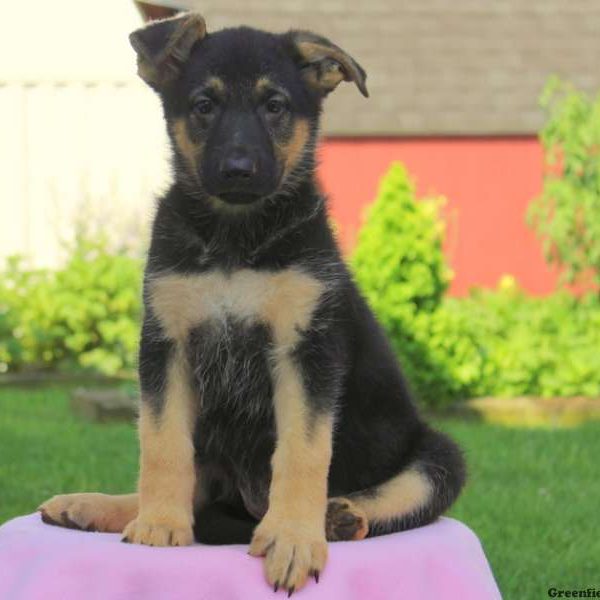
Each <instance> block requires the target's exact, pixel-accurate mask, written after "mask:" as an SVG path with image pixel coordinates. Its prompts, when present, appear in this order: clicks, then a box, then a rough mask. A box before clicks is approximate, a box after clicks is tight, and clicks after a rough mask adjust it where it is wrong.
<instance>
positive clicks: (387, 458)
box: [40, 13, 465, 593]
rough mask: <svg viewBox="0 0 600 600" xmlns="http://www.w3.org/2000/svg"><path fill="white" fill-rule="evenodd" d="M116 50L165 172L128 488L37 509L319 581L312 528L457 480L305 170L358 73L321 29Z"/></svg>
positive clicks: (196, 27) (409, 508)
mask: <svg viewBox="0 0 600 600" xmlns="http://www.w3.org/2000/svg"><path fill="white" fill-rule="evenodd" d="M131 43H132V45H133V47H134V49H135V50H136V52H137V55H138V65H139V74H140V76H141V77H142V79H144V81H146V83H148V84H149V85H150V87H152V88H153V89H154V90H155V91H156V92H157V93H158V95H159V96H160V99H161V101H162V105H163V109H164V115H165V119H166V123H167V128H168V131H169V136H170V139H171V142H172V148H173V168H174V183H173V185H172V187H171V188H170V190H169V191H168V192H167V193H166V194H165V195H164V196H163V197H162V198H161V199H160V202H159V205H158V209H157V214H156V218H155V220H154V226H153V232H152V241H151V245H150V249H149V254H148V261H147V266H146V272H145V283H144V306H145V316H144V322H143V327H142V334H141V345H140V357H139V376H140V385H141V395H142V401H141V408H140V418H139V436H140V445H141V458H140V463H141V465H140V476H139V486H138V493H137V494H131V495H125V496H107V495H104V494H73V495H68V496H56V497H54V498H52V499H51V500H49V501H48V502H46V503H45V504H43V505H42V506H41V507H40V509H41V511H42V518H43V519H44V520H45V521H47V522H51V523H53V524H59V525H63V526H67V527H76V528H80V529H95V530H99V531H109V532H123V540H124V541H128V542H133V543H137V544H149V545H156V546H183V545H186V544H191V543H192V542H193V541H194V538H195V539H197V540H199V541H202V542H206V543H215V544H225V543H247V542H250V554H252V555H254V556H264V557H265V562H264V564H265V572H266V577H267V579H268V581H269V582H270V584H271V585H273V586H274V588H275V590H277V589H278V588H282V589H285V590H287V591H288V593H291V592H293V591H294V590H297V589H298V588H300V587H302V586H303V585H304V583H305V582H306V580H307V577H308V576H309V575H312V576H314V577H315V578H318V575H319V573H320V572H321V570H322V569H323V567H324V566H325V562H326V558H327V543H326V541H327V540H329V541H335V540H359V539H362V538H364V537H365V536H367V535H380V534H383V533H390V532H394V531H401V530H403V529H408V528H411V527H418V526H420V525H424V524H426V523H430V522H431V521H433V520H435V519H436V518H437V517H438V516H439V515H440V514H441V513H442V512H443V511H445V510H446V509H447V508H448V507H449V506H450V504H451V503H452V502H453V501H454V500H455V499H456V497H457V496H458V494H459V491H460V489H461V487H462V485H463V483H464V479H465V469H464V464H463V459H462V455H461V453H460V451H459V450H458V448H457V447H456V446H455V445H454V444H453V443H452V442H451V441H450V440H449V439H448V438H446V437H445V436H443V435H442V434H440V433H438V432H436V431H434V430H432V429H431V428H430V427H428V426H427V425H426V424H425V423H424V422H423V421H422V420H421V418H420V417H419V415H418V413H417V411H416V409H415V406H414V404H413V402H412V401H411V397H410V393H409V391H408V389H407V385H406V383H405V381H404V379H403V377H402V375H401V372H400V369H399V366H398V364H397V362H396V357H395V356H394V354H393V352H392V350H391V349H390V346H389V344H388V342H387V340H386V338H385V336H384V334H383V333H382V330H381V328H380V326H379V325H378V323H377V321H376V320H375V317H374V316H373V314H372V313H371V311H370V310H369V308H368V306H367V304H366V302H365V300H364V299H363V298H362V296H361V295H360V293H359V292H358V290H357V288H356V286H355V284H354V283H353V281H352V278H351V276H350V274H349V272H348V270H347V267H346V266H345V265H344V262H343V261H342V258H341V257H340V252H339V250H338V248H337V245H336V242H335V240H334V236H333V235H332V232H331V229H330V227H329V224H328V221H327V211H326V206H325V201H324V198H323V196H322V194H321V192H320V191H319V187H318V185H317V183H316V180H315V173H314V171H315V145H316V142H317V132H318V123H319V116H320V113H321V106H322V102H323V99H324V98H325V96H326V95H327V94H328V93H329V92H331V91H332V90H333V89H335V87H336V86H337V85H338V84H339V83H341V82H342V81H349V82H354V83H355V84H356V86H357V87H358V89H359V90H360V92H361V93H362V94H363V95H364V96H367V88H366V85H365V79H366V74H365V72H364V70H363V69H362V68H361V67H360V65H359V64H358V63H357V62H356V61H355V60H354V59H353V58H352V57H350V56H349V55H348V54H347V53H346V52H344V51H343V50H342V49H340V48H339V47H338V46H336V45H335V44H332V43H331V42H330V41H329V40H327V39H325V38H323V37H320V36H318V35H315V34H312V33H308V32H305V31H290V32H288V33H285V34H282V35H275V34H271V33H266V32H263V31H257V30H254V29H249V28H246V27H240V28H236V29H226V30H223V31H219V32H216V33H211V34H207V33H206V27H205V23H204V20H203V19H202V17H201V16H199V15H198V14H194V13H186V14H183V15H179V16H176V17H173V18H171V19H166V20H163V21H157V22H153V23H151V24H149V25H148V26H146V27H144V28H143V29H140V30H138V31H135V32H134V33H133V34H132V35H131ZM348 176H351V174H349V175H348ZM390 243H393V240H390Z"/></svg>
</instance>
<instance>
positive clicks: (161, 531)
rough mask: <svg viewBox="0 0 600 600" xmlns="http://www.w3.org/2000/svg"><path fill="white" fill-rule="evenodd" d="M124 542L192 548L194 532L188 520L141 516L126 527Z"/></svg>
mask: <svg viewBox="0 0 600 600" xmlns="http://www.w3.org/2000/svg"><path fill="white" fill-rule="evenodd" d="M122 541H124V542H129V543H133V544H145V545H146V546H190V545H191V544H193V543H194V532H193V531H192V524H191V523H189V522H186V519H176V518H169V517H165V516H161V517H160V518H158V517H152V516H151V515H140V516H138V518H137V519H134V520H133V521H131V523H129V525H127V527H125V530H124V531H123V539H122Z"/></svg>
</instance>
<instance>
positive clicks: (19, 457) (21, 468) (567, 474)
mask: <svg viewBox="0 0 600 600" xmlns="http://www.w3.org/2000/svg"><path fill="white" fill-rule="evenodd" d="M438 425H439V427H440V428H442V429H444V430H445V431H447V432H448V433H450V434H451V435H452V436H453V437H454V438H455V439H456V440H457V441H459V442H460V444H461V445H462V446H463V447H464V449H465V452H466V455H467V460H468V463H469V470H470V481H469V484H468V487H467V488H466V490H465V492H464V494H463V495H462V497H461V498H460V500H459V501H458V503H457V504H456V506H455V507H454V508H453V510H452V513H451V514H452V516H454V517H456V518H458V519H460V520H462V521H464V522H465V523H466V524H468V525H469V526H470V527H471V528H472V529H473V530H474V531H475V532H476V533H477V534H478V535H479V537H480V539H481V541H482V543H483V546H484V548H485V551H486V553H487V556H488V558H489V560H490V563H491V565H492V568H493V570H494V573H495V575H496V578H497V580H498V583H499V585H500V589H501V590H502V592H503V594H504V597H505V598H509V599H510V598H516V599H525V600H529V599H535V598H547V597H548V596H547V589H548V588H549V587H551V586H555V587H558V588H568V589H572V588H587V587H589V586H594V585H597V577H598V573H599V572H600V536H598V534H597V528H598V521H599V519H598V504H599V500H600V477H599V470H598V467H597V465H598V457H600V424H598V423H596V424H588V425H585V426H583V427H580V428H577V429H571V430H560V431H547V430H534V431H532V430H517V429H506V428H502V427H495V426H491V425H485V424H482V423H476V422H463V421H457V420H443V421H440V422H438ZM136 469H137V441H136V436H135V431H134V428H133V427H132V426H130V425H116V424H111V425H89V424H86V423H82V422H80V421H78V420H76V419H75V418H74V417H72V416H71V415H70V413H69V411H68V395H67V393H66V392H65V390H64V388H32V389H25V390H24V389H8V388H0V521H4V520H5V519H9V518H11V517H13V516H16V515H19V514H24V513H28V512H31V511H33V510H34V509H35V507H36V506H37V505H38V504H39V503H40V502H41V501H42V500H44V499H46V498H47V497H48V496H51V495H53V494H56V493H61V492H71V491H81V490H90V491H92V490H101V491H106V492H113V493H117V492H126V491H130V490H131V489H132V488H133V485H134V482H135V479H136Z"/></svg>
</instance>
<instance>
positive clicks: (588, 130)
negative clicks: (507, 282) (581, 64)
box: [529, 77, 600, 284]
mask: <svg viewBox="0 0 600 600" xmlns="http://www.w3.org/2000/svg"><path fill="white" fill-rule="evenodd" d="M541 105H542V107H543V108H544V109H545V110H546V113H547V115H548V121H547V123H546V125H545V127H544V128H543V130H542V132H541V136H540V139H541V142H542V145H543V147H544V160H545V164H546V173H545V176H544V188H543V192H542V194H541V196H540V197H539V198H537V199H536V200H535V202H533V203H532V205H531V208H530V211H529V219H530V221H531V222H532V223H533V224H534V225H535V226H536V228H537V230H538V232H539V234H540V235H541V236H542V238H543V241H544V250H545V254H546V257H547V258H548V260H549V261H550V262H552V263H555V264H558V265H561V266H564V267H565V276H566V278H567V279H568V280H569V281H574V280H580V282H581V281H582V279H583V280H585V278H586V277H589V276H591V277H592V280H593V281H594V282H595V283H596V284H598V283H600V219H598V215H599V214H600V95H598V96H597V97H596V98H595V99H592V98H590V97H589V96H587V95H586V94H584V93H582V92H580V91H577V90H576V89H575V88H574V87H573V86H571V85H568V84H566V83H564V82H561V81H560V80H559V79H558V78H556V77H554V78H551V79H550V81H549V82H548V85H547V86H546V88H545V90H544V93H543V94H542V98H541Z"/></svg>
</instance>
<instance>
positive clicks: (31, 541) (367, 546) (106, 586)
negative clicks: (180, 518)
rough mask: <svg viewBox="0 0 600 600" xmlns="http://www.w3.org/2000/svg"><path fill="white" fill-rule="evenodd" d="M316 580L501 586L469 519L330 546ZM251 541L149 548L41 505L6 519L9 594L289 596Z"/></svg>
mask: <svg viewBox="0 0 600 600" xmlns="http://www.w3.org/2000/svg"><path fill="white" fill-rule="evenodd" d="M329 548H330V550H329V562H328V564H327V567H326V568H325V570H324V571H323V573H322V575H321V578H320V580H319V583H318V584H317V583H315V582H314V581H313V580H312V579H311V580H310V581H309V583H308V584H307V585H306V587H305V588H304V589H302V590H301V591H299V592H297V593H296V594H295V595H294V597H297V598H298V599H301V600H314V599H317V598H321V599H323V600H325V599H327V600H332V599H336V598H340V599H343V600H365V599H368V600H379V599H381V600H390V599H394V598H398V599H400V598H402V599H410V600H417V599H431V600H433V599H435V600H442V599H451V598H456V599H457V600H471V599H472V600H487V599H492V598H494V599H495V598H500V593H499V591H498V588H497V586H496V582H495V581H494V577H493V575H492V572H491V570H490V567H489V565H488V563H487V561H486V558H485V556H484V554H483V551H482V549H481V545H480V544H479V541H478V539H477V537H476V536H475V534H473V532H472V531H471V530H470V529H468V528H467V527H466V526H465V525H463V524H462V523H459V522H458V521H455V520H453V519H448V518H443V519H440V520H438V521H437V522H436V523H434V524H432V525H428V526H427V527H422V528H420V529H415V530H412V531H407V532H404V533H396V534H393V535H388V536H383V537H379V538H373V539H368V540H364V541H362V542H337V543H335V544H330V546H329ZM261 562H262V561H261V560H260V559H257V558H252V557H251V556H248V554H246V546H220V547H215V546H202V545H196V546H192V547H188V548H149V547H146V546H136V545H131V544H122V543H120V541H119V536H118V535H114V534H105V533H87V532H82V531H73V530H69V529H62V528H59V527H53V526H51V525H45V524H44V523H42V522H41V520H40V517H39V515H38V514H33V515H28V516H25V517H19V518H17V519H14V520H12V521H9V522H8V523H6V524H5V525H3V526H2V527H0V599H2V600H8V599H10V600H37V599H39V600H59V599H60V600H70V599H77V600H80V599H83V598H85V599H86V600H95V599H98V600H121V599H123V600H136V599H138V598H139V599H140V600H141V599H143V600H155V599H156V600H158V599H168V600H187V599H189V600H237V599H240V600H241V599H243V600H254V599H257V598H268V599H269V600H273V599H277V598H282V599H284V598H287V596H286V595H285V594H284V593H283V592H282V591H280V592H278V593H277V594H274V593H273V590H272V589H271V588H270V587H269V586H268V585H267V583H266V582H265V580H264V578H263V572H262V564H261Z"/></svg>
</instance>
